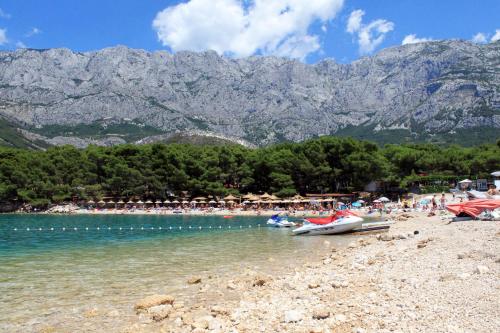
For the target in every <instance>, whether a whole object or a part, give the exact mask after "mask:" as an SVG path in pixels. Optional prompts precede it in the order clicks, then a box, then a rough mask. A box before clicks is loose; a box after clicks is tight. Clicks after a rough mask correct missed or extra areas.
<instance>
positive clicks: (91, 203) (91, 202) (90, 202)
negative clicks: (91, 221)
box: [87, 200, 95, 205]
mask: <svg viewBox="0 0 500 333" xmlns="http://www.w3.org/2000/svg"><path fill="white" fill-rule="evenodd" d="M87 203H88V204H89V205H93V204H95V201H94V200H89V201H87Z"/></svg>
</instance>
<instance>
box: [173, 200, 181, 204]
mask: <svg viewBox="0 0 500 333" xmlns="http://www.w3.org/2000/svg"><path fill="white" fill-rule="evenodd" d="M172 203H173V204H178V203H180V202H179V200H174V201H172Z"/></svg>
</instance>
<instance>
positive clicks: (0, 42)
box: [0, 29, 9, 45]
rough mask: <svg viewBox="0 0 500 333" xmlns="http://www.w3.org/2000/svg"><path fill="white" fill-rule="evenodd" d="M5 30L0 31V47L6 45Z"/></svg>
mask: <svg viewBox="0 0 500 333" xmlns="http://www.w3.org/2000/svg"><path fill="white" fill-rule="evenodd" d="M8 41H9V40H8V39H7V29H0V45H4V44H7V42H8Z"/></svg>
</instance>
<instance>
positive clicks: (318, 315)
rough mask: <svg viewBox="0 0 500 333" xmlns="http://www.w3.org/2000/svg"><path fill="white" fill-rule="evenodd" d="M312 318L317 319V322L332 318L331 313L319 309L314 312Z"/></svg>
mask: <svg viewBox="0 0 500 333" xmlns="http://www.w3.org/2000/svg"><path fill="white" fill-rule="evenodd" d="M312 317H313V319H316V320H323V319H326V318H328V317H330V312H328V311H326V310H323V309H317V310H314V311H313V315H312Z"/></svg>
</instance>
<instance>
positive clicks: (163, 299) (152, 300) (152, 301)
mask: <svg viewBox="0 0 500 333" xmlns="http://www.w3.org/2000/svg"><path fill="white" fill-rule="evenodd" d="M174 300H175V298H174V297H173V296H170V295H151V296H148V297H146V298H143V299H142V300H140V301H139V302H137V303H136V304H135V307H134V309H135V310H136V311H139V310H146V309H148V308H150V307H153V306H156V305H162V304H173V303H174Z"/></svg>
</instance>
